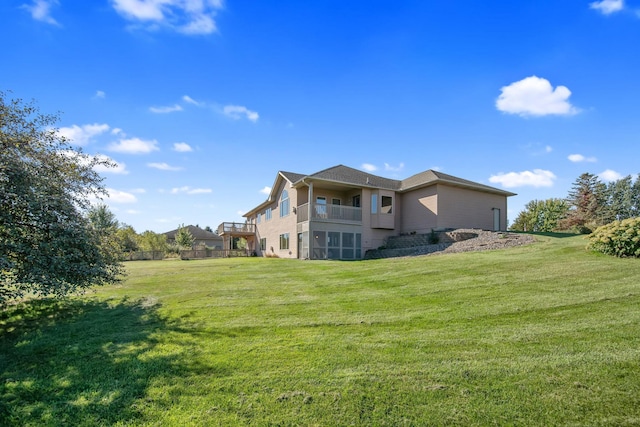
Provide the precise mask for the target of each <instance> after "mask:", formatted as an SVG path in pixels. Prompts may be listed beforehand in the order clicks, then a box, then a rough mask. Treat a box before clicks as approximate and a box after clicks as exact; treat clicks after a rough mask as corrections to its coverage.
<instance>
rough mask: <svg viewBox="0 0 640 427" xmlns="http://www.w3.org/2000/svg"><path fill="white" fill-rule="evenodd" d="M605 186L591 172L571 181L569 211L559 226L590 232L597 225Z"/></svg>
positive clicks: (602, 204) (565, 228)
mask: <svg viewBox="0 0 640 427" xmlns="http://www.w3.org/2000/svg"><path fill="white" fill-rule="evenodd" d="M605 190H606V186H605V185H604V184H602V183H601V182H600V181H599V180H598V177H597V176H596V175H594V174H591V173H583V174H582V175H580V176H579V177H578V179H577V180H576V181H575V182H574V183H573V186H572V187H571V191H569V196H568V197H567V202H568V203H569V211H568V212H567V215H566V216H565V218H564V219H563V220H562V221H561V222H560V224H559V226H560V228H561V229H563V230H575V231H578V232H580V233H590V232H591V231H593V230H594V229H595V228H596V227H597V226H598V225H601V223H600V221H599V216H600V215H599V212H600V213H601V212H602V208H603V206H604V199H605V194H604V192H605Z"/></svg>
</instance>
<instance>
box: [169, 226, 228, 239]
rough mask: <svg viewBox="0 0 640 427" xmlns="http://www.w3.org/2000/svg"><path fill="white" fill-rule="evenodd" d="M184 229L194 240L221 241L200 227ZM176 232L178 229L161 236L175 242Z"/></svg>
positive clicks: (218, 237) (215, 235)
mask: <svg viewBox="0 0 640 427" xmlns="http://www.w3.org/2000/svg"><path fill="white" fill-rule="evenodd" d="M184 228H186V229H187V230H189V233H191V235H192V236H193V238H194V239H196V240H222V237H220V236H218V235H217V234H215V233H212V232H210V231H207V230H204V229H202V228H200V227H196V226H195V225H187V226H185V227H184ZM178 230H179V229H178V228H176V229H175V230H171V231H167V232H166V233H162V234H164V235H165V236H167V239H171V240H175V239H176V233H177V232H178Z"/></svg>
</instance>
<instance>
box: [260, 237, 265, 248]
mask: <svg viewBox="0 0 640 427" xmlns="http://www.w3.org/2000/svg"><path fill="white" fill-rule="evenodd" d="M260 250H263V251H266V250H267V238H266V237H263V238H262V239H260Z"/></svg>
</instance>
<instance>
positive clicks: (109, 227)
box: [87, 203, 119, 232]
mask: <svg viewBox="0 0 640 427" xmlns="http://www.w3.org/2000/svg"><path fill="white" fill-rule="evenodd" d="M87 218H89V222H90V223H91V225H92V226H93V228H95V229H96V230H103V231H106V232H115V231H116V229H117V228H118V225H119V224H118V220H117V219H116V216H115V215H114V214H113V213H112V212H111V211H110V210H109V207H108V206H107V205H105V204H104V203H99V204H97V205H95V206H92V207H91V208H89V212H88V214H87Z"/></svg>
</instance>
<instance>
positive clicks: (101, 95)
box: [93, 90, 107, 99]
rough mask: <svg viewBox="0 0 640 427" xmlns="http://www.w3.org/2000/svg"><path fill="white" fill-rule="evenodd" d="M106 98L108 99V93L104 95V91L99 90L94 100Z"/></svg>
mask: <svg viewBox="0 0 640 427" xmlns="http://www.w3.org/2000/svg"><path fill="white" fill-rule="evenodd" d="M106 97H107V94H106V93H104V91H101V90H97V91H96V94H95V95H93V98H94V99H104V98H106Z"/></svg>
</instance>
